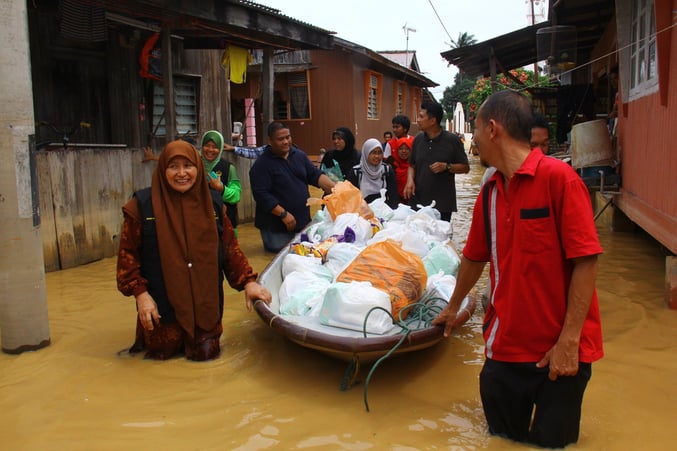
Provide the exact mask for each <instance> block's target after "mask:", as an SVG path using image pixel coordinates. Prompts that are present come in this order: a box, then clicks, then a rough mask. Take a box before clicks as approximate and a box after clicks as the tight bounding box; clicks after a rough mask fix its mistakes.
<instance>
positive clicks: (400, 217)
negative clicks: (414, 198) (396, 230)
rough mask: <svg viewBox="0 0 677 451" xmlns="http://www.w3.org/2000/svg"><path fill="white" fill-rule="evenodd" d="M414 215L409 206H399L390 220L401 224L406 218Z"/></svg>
mask: <svg viewBox="0 0 677 451" xmlns="http://www.w3.org/2000/svg"><path fill="white" fill-rule="evenodd" d="M414 213H415V211H414V209H413V208H411V207H410V206H409V205H405V204H399V205H398V206H397V208H396V209H394V210H393V217H392V218H391V219H390V220H391V221H392V222H403V221H404V220H405V219H407V216H410V215H413V214H414Z"/></svg>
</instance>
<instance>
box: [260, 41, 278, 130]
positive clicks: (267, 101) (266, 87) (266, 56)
mask: <svg viewBox="0 0 677 451" xmlns="http://www.w3.org/2000/svg"><path fill="white" fill-rule="evenodd" d="M261 72H262V75H261V79H262V83H263V93H262V99H263V102H262V103H263V105H262V106H261V109H262V110H263V111H262V113H263V136H264V137H265V136H266V134H267V133H268V125H269V124H270V123H271V122H273V111H274V110H273V98H274V92H275V70H274V64H273V49H272V48H271V47H266V48H265V49H263V62H262V63H261Z"/></svg>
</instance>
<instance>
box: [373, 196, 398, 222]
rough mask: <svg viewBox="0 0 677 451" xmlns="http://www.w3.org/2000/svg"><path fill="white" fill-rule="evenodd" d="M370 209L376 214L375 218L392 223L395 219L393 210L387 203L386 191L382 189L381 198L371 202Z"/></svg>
mask: <svg viewBox="0 0 677 451" xmlns="http://www.w3.org/2000/svg"><path fill="white" fill-rule="evenodd" d="M369 208H371V211H373V212H374V216H376V217H377V218H379V219H381V220H383V221H390V219H391V218H392V217H393V209H392V208H390V205H388V204H387V203H386V190H385V189H381V197H379V198H378V199H375V200H373V201H371V203H370V204H369Z"/></svg>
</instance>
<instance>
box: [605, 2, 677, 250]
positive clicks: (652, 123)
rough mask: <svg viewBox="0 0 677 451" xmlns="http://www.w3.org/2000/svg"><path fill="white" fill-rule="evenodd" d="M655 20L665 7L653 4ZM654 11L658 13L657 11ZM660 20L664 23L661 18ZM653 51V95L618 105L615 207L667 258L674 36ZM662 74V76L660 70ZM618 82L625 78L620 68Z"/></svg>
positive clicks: (673, 215) (674, 138)
mask: <svg viewBox="0 0 677 451" xmlns="http://www.w3.org/2000/svg"><path fill="white" fill-rule="evenodd" d="M656 6H657V9H656V13H657V21H656V22H657V24H658V23H659V20H658V19H659V17H658V14H659V11H662V12H661V13H660V14H665V13H666V11H669V7H670V5H669V2H666V1H662V2H657V4H656ZM659 6H660V8H662V10H661V9H659ZM661 18H662V19H665V17H662V16H661ZM661 37H662V39H664V41H662V42H661V43H660V44H662V45H659V46H657V52H658V53H657V57H658V67H659V85H660V86H659V90H658V91H657V92H655V93H652V94H648V95H645V96H643V97H641V98H638V99H636V100H633V101H630V102H628V103H627V104H624V105H623V106H622V108H620V110H619V125H618V151H619V156H620V161H621V175H622V195H620V196H618V198H617V199H616V205H618V206H619V207H620V209H621V210H622V211H623V212H624V213H625V214H626V215H628V217H629V218H630V219H632V221H634V222H635V223H637V224H638V225H639V226H640V227H641V228H642V229H644V230H646V231H647V232H648V233H649V234H650V235H651V236H653V237H654V238H655V239H656V240H657V241H659V242H660V243H661V244H663V245H664V246H665V247H666V248H667V249H669V250H670V251H671V252H672V253H677V234H676V233H675V231H677V200H676V199H677V197H675V194H674V191H675V181H674V180H675V179H674V178H675V174H677V153H676V152H675V142H677V128H676V127H675V124H676V123H677V89H675V88H674V86H670V89H667V91H666V92H664V93H663V95H665V96H666V98H665V100H666V102H662V101H661V91H663V90H664V89H665V87H666V85H668V84H674V81H675V80H677V63H676V61H677V32H675V30H674V29H673V30H668V31H664V32H663V33H662V34H661ZM663 66H666V67H665V68H664V69H663V70H665V71H666V72H667V73H664V74H662V75H663V76H661V72H660V71H661V68H663ZM620 72H621V73H620V76H621V77H623V76H624V74H626V73H627V72H626V71H625V70H624V68H623V67H621V71H620Z"/></svg>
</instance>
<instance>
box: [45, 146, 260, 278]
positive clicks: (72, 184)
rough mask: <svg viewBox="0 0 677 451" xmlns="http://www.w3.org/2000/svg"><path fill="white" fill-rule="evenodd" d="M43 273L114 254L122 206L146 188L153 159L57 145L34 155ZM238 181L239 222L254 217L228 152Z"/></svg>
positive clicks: (242, 162)
mask: <svg viewBox="0 0 677 451" xmlns="http://www.w3.org/2000/svg"><path fill="white" fill-rule="evenodd" d="M35 157H36V158H35V161H36V172H37V177H38V192H39V204H40V205H39V208H40V222H41V225H40V234H41V237H42V244H43V253H44V259H45V271H56V270H59V269H66V268H72V267H74V266H78V265H83V264H86V263H89V262H92V261H96V260H99V259H101V258H106V257H112V256H114V255H117V250H118V246H119V236H120V226H121V224H122V210H121V209H122V206H123V205H124V204H125V203H126V202H127V201H128V200H129V199H130V198H131V196H132V194H133V193H134V191H136V190H138V189H141V188H144V187H147V186H150V181H151V176H152V173H153V170H154V169H155V165H156V163H155V162H154V161H149V162H145V163H142V162H141V160H142V159H143V151H141V150H140V149H138V148H137V149H93V148H92V149H78V150H70V149H66V150H63V149H59V150H50V151H39V152H36V154H35ZM229 158H230V159H231V160H232V161H234V163H235V166H236V167H237V170H238V174H239V175H240V179H241V181H242V200H241V201H240V205H239V215H240V221H241V222H249V221H252V220H253V217H254V202H253V199H252V197H251V189H250V185H249V168H250V167H251V164H252V163H253V161H254V160H247V159H245V158H239V157H236V156H232V155H229Z"/></svg>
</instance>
